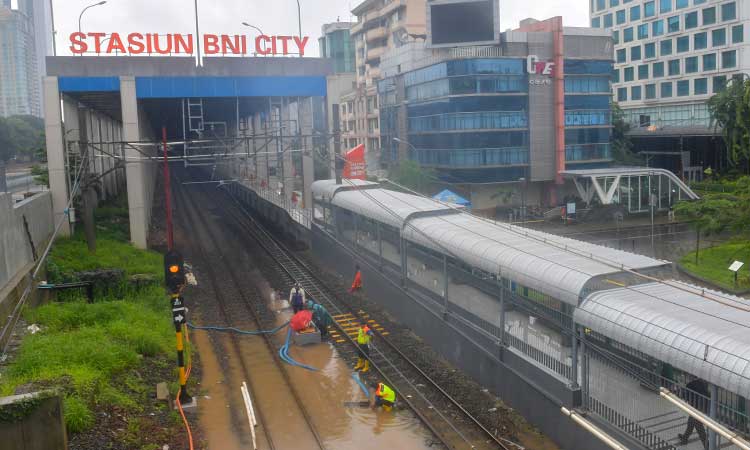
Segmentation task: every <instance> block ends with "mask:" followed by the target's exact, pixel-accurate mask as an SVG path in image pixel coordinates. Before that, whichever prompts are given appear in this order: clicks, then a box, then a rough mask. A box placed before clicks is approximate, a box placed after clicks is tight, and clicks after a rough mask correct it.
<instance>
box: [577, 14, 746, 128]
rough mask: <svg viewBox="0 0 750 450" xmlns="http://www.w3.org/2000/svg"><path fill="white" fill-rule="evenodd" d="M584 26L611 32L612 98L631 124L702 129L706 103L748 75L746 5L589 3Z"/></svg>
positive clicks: (704, 124) (704, 123)
mask: <svg viewBox="0 0 750 450" xmlns="http://www.w3.org/2000/svg"><path fill="white" fill-rule="evenodd" d="M633 10H640V11H641V12H642V14H635V15H633V14H626V12H628V11H631V12H632V11H633ZM609 16H613V17H616V18H621V19H622V20H615V21H614V23H610V22H609V21H608V20H605V18H606V17H609ZM591 24H592V26H596V27H601V28H606V29H609V30H610V31H611V32H612V36H613V40H614V44H615V47H614V53H613V56H614V57H615V60H616V63H615V68H614V76H613V79H614V83H613V93H614V94H615V96H616V98H617V101H618V102H619V103H620V106H621V107H622V108H623V110H624V112H625V114H626V119H628V120H629V121H630V122H631V123H632V124H633V125H635V126H640V125H642V124H648V125H649V126H651V125H653V126H656V127H659V128H661V127H680V128H685V127H702V128H707V127H708V126H709V120H708V116H707V114H706V113H705V111H706V109H705V103H706V101H707V100H708V98H709V97H710V96H711V95H713V94H715V93H717V92H719V91H721V90H722V89H723V88H724V85H725V83H726V81H727V80H730V79H731V78H732V77H735V76H738V77H739V76H743V74H747V73H750V61H747V60H746V59H747V58H746V56H747V55H750V53H749V50H750V48H748V45H749V44H750V42H749V39H750V36H748V33H749V32H750V31H749V30H750V3H749V2H747V1H743V0H658V1H656V2H654V1H643V0H628V1H624V0H594V1H592V2H591ZM633 71H636V73H637V74H638V76H636V77H633V76H631V74H632V73H633ZM656 86H660V88H659V89H656ZM644 93H646V94H648V95H644ZM643 116H648V119H647V120H644V117H643Z"/></svg>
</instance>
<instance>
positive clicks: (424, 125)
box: [378, 18, 612, 209]
mask: <svg viewBox="0 0 750 450" xmlns="http://www.w3.org/2000/svg"><path fill="white" fill-rule="evenodd" d="M556 19H557V20H559V23H560V28H559V32H557V33H556V32H555V31H554V30H552V29H551V28H549V27H548V25H549V24H550V21H545V22H537V21H533V20H527V21H524V23H522V27H521V28H519V30H514V31H507V32H505V33H502V34H501V41H500V43H499V44H498V45H491V46H470V47H469V46H466V47H448V48H445V47H441V48H429V47H428V46H427V45H426V44H423V43H420V42H413V43H410V44H407V45H404V46H402V47H400V48H397V49H393V50H392V51H390V52H388V53H387V54H386V55H385V56H384V57H383V58H382V60H381V70H382V71H383V74H384V77H383V79H382V80H381V81H380V82H379V85H378V91H379V98H380V116H381V146H382V148H383V159H384V161H383V162H384V164H385V165H393V164H396V163H398V161H399V160H402V159H404V158H408V159H412V160H415V161H417V162H419V163H420V165H422V166H423V167H429V168H433V169H435V170H436V171H437V173H438V175H439V176H440V178H441V180H442V181H444V182H445V183H449V184H452V185H454V186H457V187H458V188H459V189H461V190H462V191H463V192H462V193H463V194H466V195H469V196H471V202H472V204H473V205H475V207H477V208H479V209H490V208H495V207H497V206H502V204H503V203H515V202H519V201H520V195H499V194H498V192H505V191H507V190H508V187H510V188H511V190H513V189H515V190H518V188H520V187H521V186H522V184H523V185H527V188H528V189H527V191H528V196H527V198H525V199H524V200H525V201H528V202H529V203H539V204H544V205H550V204H557V203H559V200H560V199H562V198H563V197H564V196H565V195H566V193H568V192H569V191H568V190H566V189H565V187H564V186H563V185H562V180H561V177H560V172H562V171H564V170H570V169H581V168H595V167H603V166H607V165H608V164H609V163H610V162H611V149H610V135H611V118H610V101H611V98H610V97H611V94H610V92H611V86H610V78H611V74H612V60H611V58H612V51H611V48H612V47H611V45H612V43H611V37H610V34H609V33H606V32H603V30H591V29H588V28H563V27H562V26H561V20H560V19H559V18H556ZM548 28H549V29H550V30H551V31H548ZM537 29H539V30H541V31H536V30H537ZM556 40H559V47H558V44H556V43H555V41H556ZM557 48H559V49H560V50H562V51H561V52H557V54H558V55H559V56H560V58H559V60H558V59H557V58H556V57H555V55H556V49H557ZM503 185H505V186H503Z"/></svg>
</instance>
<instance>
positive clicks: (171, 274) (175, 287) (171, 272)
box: [164, 250, 185, 293]
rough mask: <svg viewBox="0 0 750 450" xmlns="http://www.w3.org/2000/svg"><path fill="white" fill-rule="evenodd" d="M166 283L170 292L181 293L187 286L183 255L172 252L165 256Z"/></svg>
mask: <svg viewBox="0 0 750 450" xmlns="http://www.w3.org/2000/svg"><path fill="white" fill-rule="evenodd" d="M164 282H165V283H166V284H167V289H169V292H172V293H175V292H179V291H180V289H181V288H182V286H184V285H185V262H184V261H183V259H182V255H181V254H180V253H179V252H177V251H175V250H170V251H169V252H167V254H166V255H164Z"/></svg>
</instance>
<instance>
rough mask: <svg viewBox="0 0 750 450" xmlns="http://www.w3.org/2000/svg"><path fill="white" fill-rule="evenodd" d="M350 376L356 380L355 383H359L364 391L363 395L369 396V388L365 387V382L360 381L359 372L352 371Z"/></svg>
mask: <svg viewBox="0 0 750 450" xmlns="http://www.w3.org/2000/svg"><path fill="white" fill-rule="evenodd" d="M352 378H354V381H356V382H357V384H358V385H359V387H361V388H362V392H364V393H365V397H367V398H370V390H369V389H367V386H365V384H364V383H363V382H362V380H361V379H360V378H359V372H354V373H353V374H352Z"/></svg>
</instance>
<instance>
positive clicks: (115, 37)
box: [107, 33, 125, 53]
mask: <svg viewBox="0 0 750 450" xmlns="http://www.w3.org/2000/svg"><path fill="white" fill-rule="evenodd" d="M114 51H118V52H120V53H125V45H123V43H122V39H120V35H119V34H117V33H112V34H111V35H110V37H109V45H108V46H107V53H113V52H114Z"/></svg>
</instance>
